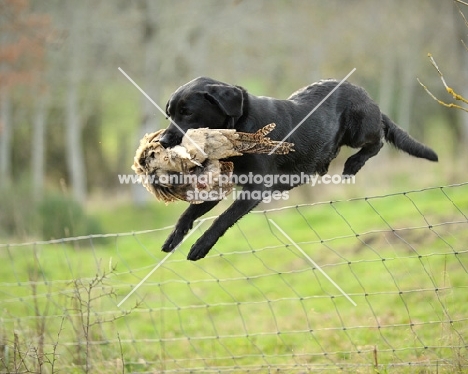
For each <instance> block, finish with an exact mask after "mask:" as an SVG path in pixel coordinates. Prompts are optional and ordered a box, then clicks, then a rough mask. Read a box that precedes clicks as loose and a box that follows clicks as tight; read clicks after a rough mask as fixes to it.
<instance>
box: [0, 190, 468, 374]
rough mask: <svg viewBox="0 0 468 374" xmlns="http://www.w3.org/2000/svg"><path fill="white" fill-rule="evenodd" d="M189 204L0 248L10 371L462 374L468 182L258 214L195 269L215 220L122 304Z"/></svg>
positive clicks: (121, 213) (131, 211)
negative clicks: (197, 245)
mask: <svg viewBox="0 0 468 374" xmlns="http://www.w3.org/2000/svg"><path fill="white" fill-rule="evenodd" d="M184 207H185V205H183V204H178V205H174V206H172V207H171V208H168V207H165V206H164V205H162V204H150V205H149V206H145V207H142V208H135V207H130V206H128V205H120V204H117V205H116V206H114V207H113V208H112V209H107V210H105V211H98V210H96V211H95V215H96V217H97V218H98V219H99V220H100V222H102V225H103V230H104V232H105V233H107V234H106V235H103V236H102V235H97V236H93V237H85V238H81V239H75V240H70V241H67V240H58V241H56V242H52V243H41V242H36V243H31V244H24V243H23V244H21V245H11V246H3V247H1V248H0V260H1V261H2V262H3V266H2V267H0V279H1V283H0V305H1V306H2V323H1V330H0V347H1V352H2V353H1V354H0V357H1V361H0V372H5V373H23V372H41V373H50V372H71V373H73V372H76V373H81V372H90V373H116V372H122V373H124V372H125V373H130V372H146V373H158V372H163V371H164V372H194V373H195V372H200V373H207V372H221V373H224V372H229V373H246V372H252V373H269V372H284V373H289V372H301V373H302V372H308V371H328V372H335V371H337V370H338V369H342V370H343V371H345V372H363V373H368V372H381V373H386V372H391V373H393V372H397V373H400V372H401V373H413V372H420V373H445V372H446V373H453V372H455V373H461V372H466V371H467V370H468V360H467V358H466V357H467V353H468V352H467V342H468V327H467V325H468V296H467V295H468V293H467V291H468V248H467V245H466V243H467V242H468V230H467V218H466V215H467V214H468V185H461V186H456V187H448V188H443V189H440V188H434V189H429V190H425V191H420V192H412V193H404V194H403V193H396V194H393V195H388V196H384V197H373V198H361V199H352V200H347V201H334V202H330V201H328V202H324V203H316V204H307V205H292V206H290V207H288V208H286V207H278V208H277V209H273V210H271V209H270V210H262V209H266V208H271V207H270V206H263V207H260V209H259V210H257V211H256V213H254V214H250V215H248V216H247V217H245V218H244V219H243V220H241V221H240V222H239V223H238V224H236V225H235V226H234V227H233V228H232V229H231V230H229V231H228V233H227V234H226V235H225V236H224V237H223V238H222V239H221V240H220V241H219V242H218V244H217V245H216V246H215V248H214V249H213V250H212V251H211V252H210V254H209V256H208V257H207V258H206V259H204V260H202V261H198V262H195V263H192V262H188V261H186V260H185V256H186V254H187V252H188V250H189V248H190V245H191V244H192V243H193V242H194V241H195V240H196V238H197V237H198V236H199V235H200V234H201V233H202V232H203V230H204V229H206V228H207V227H208V225H209V224H210V223H211V219H208V220H207V221H206V222H204V223H203V224H202V226H201V227H200V228H199V229H198V230H197V231H198V232H197V233H195V234H194V235H193V236H192V237H190V238H189V239H188V240H187V242H186V243H184V244H183V245H182V247H181V248H180V249H179V250H178V251H177V252H175V253H174V254H173V255H172V256H171V257H170V258H169V259H168V260H167V262H165V263H164V264H163V266H162V267H161V268H159V269H158V270H157V271H156V272H155V273H154V274H153V275H152V276H151V277H150V278H149V279H147V281H146V282H145V283H144V284H143V285H142V286H141V287H140V288H139V289H138V290H137V291H136V292H135V293H134V294H133V295H132V296H131V297H130V298H129V299H128V300H127V301H126V302H125V303H124V304H123V305H122V306H121V307H120V308H119V307H117V304H118V303H119V302H120V301H121V300H122V299H123V298H124V297H125V296H126V295H127V294H128V293H129V292H130V291H131V290H132V288H133V287H134V286H135V285H136V284H137V283H138V282H139V281H140V280H141V279H142V278H143V277H145V276H146V275H147V274H148V273H149V272H150V271H151V270H152V269H153V267H154V266H155V265H156V264H157V263H158V262H159V261H160V260H161V259H162V258H163V257H164V254H163V253H161V252H160V251H159V248H160V246H161V244H162V242H163V240H164V239H165V237H166V236H167V235H168V233H169V232H170V229H171V228H170V227H165V225H167V224H168V222H174V221H175V219H176V217H177V215H178V214H179V212H180V210H181V209H183V208H184ZM270 220H273V221H274V222H275V223H276V224H277V225H278V226H279V227H280V228H281V229H282V230H283V231H284V232H285V233H287V234H288V235H289V236H290V237H291V238H292V239H293V240H294V241H295V242H296V243H297V244H298V245H299V246H300V247H301V248H302V249H303V250H304V251H306V252H307V254H308V255H309V256H310V257H311V258H312V259H313V260H314V261H315V262H316V263H317V264H319V266H320V267H321V269H322V270H323V271H324V272H325V273H326V274H327V275H328V276H329V277H330V278H331V279H332V280H333V281H334V282H336V284H337V285H338V286H339V287H341V289H342V290H343V292H345V293H346V295H347V296H348V297H349V298H350V299H351V300H352V301H350V300H348V299H347V297H346V296H344V295H343V294H342V293H341V292H340V291H339V290H338V289H337V288H336V287H335V285H333V284H332V283H331V282H330V281H329V280H327V279H326V278H325V277H324V275H323V274H322V273H320V271H319V270H318V269H317V268H315V267H314V266H313V265H312V264H311V263H310V262H309V261H308V260H307V259H306V258H305V257H304V256H303V255H302V254H301V253H300V252H299V251H298V250H297V248H296V247H295V246H294V245H292V243H290V242H288V240H287V239H286V238H285V237H284V236H283V234H282V233H281V232H280V231H279V230H278V229H276V227H275V226H274V225H273V224H272V223H271V221H270ZM155 227H156V229H155ZM132 230H134V231H132ZM138 230H140V231H138ZM114 233H115V234H114ZM117 233H118V234H117ZM352 302H354V303H355V304H356V306H354V305H353V304H352Z"/></svg>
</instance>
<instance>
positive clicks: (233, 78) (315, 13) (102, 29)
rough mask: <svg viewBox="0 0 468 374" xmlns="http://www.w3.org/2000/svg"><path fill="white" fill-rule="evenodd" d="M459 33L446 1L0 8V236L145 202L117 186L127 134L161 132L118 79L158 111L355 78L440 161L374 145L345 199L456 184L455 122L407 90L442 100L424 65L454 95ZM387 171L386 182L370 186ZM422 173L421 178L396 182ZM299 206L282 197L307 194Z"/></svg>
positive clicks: (129, 152)
mask: <svg viewBox="0 0 468 374" xmlns="http://www.w3.org/2000/svg"><path fill="white" fill-rule="evenodd" d="M460 7H461V9H462V10H464V11H465V14H466V13H467V12H466V10H467V9H466V7H464V8H465V9H463V7H462V6H461V5H460ZM467 33H468V28H467V27H466V25H465V23H464V20H463V17H462V16H461V14H460V13H459V9H458V7H457V4H456V3H455V2H453V1H452V0H444V1H440V0H417V1H405V0H392V1H373V0H348V1H344V0H341V1H340V0H328V1H320V0H298V1H286V0H268V1H267V0H252V1H247V0H243V1H242V0H229V1H217V0H200V1H195V0H193V1H190V0H179V1H172V0H171V1H169V0H167V1H166V0H158V1H151V0H147V1H145V0H139V1H126V0H115V1H109V0H94V1H90V0H81V1H72V0H65V1H64V0H48V1H40V0H0V190H1V194H0V204H1V205H0V206H1V208H0V236H1V237H12V236H16V237H25V236H34V235H37V232H41V233H42V235H43V236H44V237H45V238H50V237H58V236H59V235H67V234H75V235H76V234H79V233H81V232H83V233H89V232H90V230H91V231H92V230H99V228H98V227H94V229H93V228H92V227H91V226H93V225H92V224H91V226H90V225H89V222H88V221H86V224H85V225H86V228H83V230H82V231H79V230H78V231H77V229H76V230H75V231H74V232H63V231H58V232H57V231H54V229H53V228H49V229H46V227H45V225H46V224H47V223H48V222H51V221H53V220H56V221H60V222H64V221H67V220H70V214H69V212H70V211H71V210H73V212H75V213H74V214H75V215H73V217H74V218H72V220H75V227H76V226H77V225H78V224H77V221H78V220H79V218H77V217H80V215H84V214H85V213H84V211H83V206H88V207H89V206H91V210H93V209H94V210H96V209H105V207H106V206H107V204H112V202H113V201H115V200H117V199H123V200H125V201H127V203H128V204H136V203H137V204H139V205H142V204H145V202H146V201H148V200H151V196H150V195H149V194H147V192H146V191H144V190H143V188H142V187H141V186H130V185H121V184H119V180H118V178H117V175H118V174H131V173H132V170H131V169H130V165H131V164H132V162H133V155H134V152H135V149H136V147H137V145H138V141H139V139H140V138H141V136H142V135H143V134H144V133H145V132H150V131H154V130H156V129H159V128H162V127H166V126H167V125H168V122H167V121H166V120H165V118H164V116H163V115H162V114H161V113H160V112H159V111H158V110H157V109H156V108H155V107H154V106H153V105H152V104H151V103H150V102H149V101H148V100H147V99H145V98H144V97H143V95H141V93H140V92H138V91H137V90H136V89H135V87H133V86H132V84H131V83H130V82H129V81H128V80H127V79H126V78H125V77H124V76H123V75H122V74H121V73H120V72H119V70H118V68H119V67H121V68H122V69H123V70H124V71H125V72H126V73H128V74H129V75H130V76H131V77H132V79H133V80H134V81H135V82H136V83H138V84H139V85H140V86H141V87H142V88H143V89H144V90H145V91H146V92H147V93H148V94H149V95H150V96H151V97H152V98H153V100H154V101H155V102H157V103H158V104H159V105H160V106H161V107H163V108H164V107H165V104H166V101H167V99H168V98H169V96H170V94H171V93H172V92H173V91H174V90H175V89H176V88H177V87H178V86H180V85H182V84H184V83H185V82H187V81H189V80H191V79H193V78H195V77H197V76H200V75H207V76H210V77H213V78H215V79H218V80H221V81H225V82H229V83H232V84H237V85H241V86H243V87H245V88H246V89H247V90H249V91H250V92H252V93H254V94H257V95H266V96H274V97H278V98H286V97H288V96H289V95H290V93H292V92H293V91H295V90H296V89H298V88H300V87H302V86H305V85H307V84H309V83H312V82H314V81H317V80H319V79H322V78H336V79H342V78H343V77H344V76H346V74H348V73H349V72H350V71H351V70H352V69H353V68H354V67H355V68H356V69H357V70H356V72H355V73H354V74H353V75H352V76H351V77H350V79H349V80H350V81H351V82H353V83H356V84H358V85H360V86H363V87H364V88H365V89H366V90H367V91H368V92H369V93H370V95H371V96H372V97H373V98H374V99H375V101H376V102H377V103H378V104H379V105H380V107H381V108H382V110H383V111H384V112H386V113H387V114H389V115H390V116H391V117H392V118H393V119H394V120H395V122H396V123H398V124H399V125H400V126H401V127H403V128H405V129H406V130H407V131H409V132H410V133H411V134H412V135H413V136H414V137H416V138H417V139H419V140H421V141H423V142H425V143H426V144H428V145H429V146H430V147H432V148H433V149H434V150H436V152H438V153H439V156H440V162H439V165H434V164H431V163H428V162H426V161H423V160H416V162H417V163H416V162H414V161H413V160H410V157H409V156H406V155H401V158H400V155H398V154H396V152H393V151H391V150H389V149H390V147H389V146H387V147H386V148H385V151H383V152H381V153H380V154H379V155H378V156H377V157H376V158H375V159H374V160H372V161H371V162H369V165H368V166H366V168H368V170H366V168H364V169H363V171H361V173H363V174H362V175H363V176H362V178H361V179H358V181H359V183H358V185H356V186H354V189H353V190H352V191H353V192H352V193H354V194H355V195H358V194H359V195H362V193H365V191H366V188H367V187H368V186H369V185H376V184H377V185H378V186H379V183H381V184H380V186H382V184H385V185H388V184H395V183H396V184H398V185H402V186H404V187H408V186H409V185H410V186H411V187H415V188H418V187H421V188H422V187H425V186H427V184H428V183H435V184H448V183H454V182H463V181H466V177H467V174H466V171H465V169H466V168H465V167H464V166H462V167H460V168H455V166H454V165H459V164H460V163H462V162H463V159H464V157H465V155H466V151H465V148H466V147H465V145H466V144H467V141H468V114H467V113H465V112H462V111H457V110H453V109H449V108H445V107H443V106H441V105H438V104H437V103H436V102H435V101H434V100H433V99H432V98H431V97H430V96H429V95H428V94H427V93H426V92H425V91H424V89H423V88H422V87H421V86H420V85H419V84H418V82H417V78H419V79H420V80H421V81H422V82H423V83H424V84H425V85H426V86H427V87H428V88H429V89H430V90H431V91H432V92H433V93H434V94H435V95H436V96H437V97H439V98H441V99H443V100H444V101H450V100H451V97H450V96H448V95H447V93H446V92H445V90H444V87H443V85H442V84H441V81H440V79H439V76H438V74H437V72H436V71H435V70H434V68H433V66H432V65H431V63H430V61H429V59H428V58H427V54H428V53H429V52H430V53H431V54H432V55H433V56H434V58H435V59H436V60H437V63H438V64H439V67H440V68H441V70H442V71H443V72H444V76H445V79H446V81H447V83H448V84H449V85H450V86H451V87H452V88H453V89H454V90H455V91H456V92H458V93H460V94H462V95H463V96H465V97H468V51H467V50H466V47H465V46H464V44H463V43H462V42H461V40H465V42H467V40H468V36H467ZM343 152H346V151H343ZM350 152H351V151H350ZM387 161H388V164H387ZM413 162H414V163H413ZM336 165H337V169H336V171H337V172H341V169H342V162H341V163H340V161H337V162H336ZM407 165H417V166H416V167H417V169H416V171H417V172H415V169H414V167H411V168H406V169H405V166H407ZM387 167H388V168H391V169H392V170H393V169H396V170H398V171H399V172H400V174H398V176H397V177H394V178H393V179H391V180H388V179H380V176H382V178H384V177H383V175H387V174H388V172H387V171H386V170H385V169H386V168H387ZM379 172H380V174H379ZM463 172H464V174H463ZM373 173H376V174H373ZM424 173H426V174H427V173H431V175H432V176H433V177H431V178H429V179H428V178H422V180H421V181H419V182H414V180H415V179H414V178H413V179H411V178H410V177H411V176H413V177H414V176H415V175H420V176H422V175H424ZM392 175H393V174H392ZM408 178H410V179H408ZM379 181H381V182H379ZM408 181H411V182H408ZM405 183H406V184H405ZM308 191H310V190H308ZM307 193H308V194H309V195H310V196H309V195H306V194H305V193H303V194H301V193H299V195H297V196H300V197H302V198H303V199H304V198H307V196H309V201H310V200H312V199H315V198H316V196H317V195H313V193H311V192H307ZM348 194H349V192H348ZM304 196H306V197H304ZM321 196H323V195H321ZM335 196H336V195H335ZM119 201H120V200H119ZM132 202H133V203H132ZM161 205H162V204H161ZM64 207H66V209H64ZM163 207H164V206H163ZM183 207H185V204H184V205H182V208H183ZM165 208H166V209H168V208H167V207H165ZM182 208H175V209H182ZM64 211H66V212H67V213H63V212H64ZM170 223H172V222H170ZM37 225H39V226H40V228H39V229H38V231H37V230H36V231H35V230H33V229H31V228H32V227H36V226H37ZM90 227H91V228H90ZM132 228H133V227H129V228H128V229H132ZM61 230H62V229H61ZM101 230H102V229H101Z"/></svg>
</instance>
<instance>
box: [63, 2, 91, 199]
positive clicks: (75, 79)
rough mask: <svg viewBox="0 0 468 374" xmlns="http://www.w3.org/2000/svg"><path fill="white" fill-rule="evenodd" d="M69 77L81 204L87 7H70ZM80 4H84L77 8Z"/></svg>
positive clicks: (69, 145) (71, 154) (72, 151)
mask: <svg viewBox="0 0 468 374" xmlns="http://www.w3.org/2000/svg"><path fill="white" fill-rule="evenodd" d="M70 4H73V5H70V9H69V11H70V13H71V14H70V19H71V24H70V31H69V32H70V34H69V35H70V36H69V40H68V44H69V51H68V57H69V64H68V68H69V72H68V73H69V74H68V87H67V94H66V98H67V101H66V106H65V108H66V118H65V122H66V123H65V133H66V135H65V145H66V147H65V149H66V157H67V165H68V174H69V178H70V182H71V187H72V191H73V197H74V198H75V199H76V200H77V201H78V202H80V203H83V202H84V201H85V200H86V170H85V162H84V155H83V145H82V139H81V135H82V131H81V130H82V126H81V125H82V123H81V122H82V119H81V113H80V106H79V87H80V82H81V78H82V71H83V63H84V60H85V59H84V58H83V57H84V53H85V51H84V40H83V39H84V38H85V37H86V36H85V25H84V23H85V22H86V17H85V16H86V13H85V6H86V4H85V3H80V2H78V3H75V2H73V3H70ZM77 4H80V5H78V6H76V5H77Z"/></svg>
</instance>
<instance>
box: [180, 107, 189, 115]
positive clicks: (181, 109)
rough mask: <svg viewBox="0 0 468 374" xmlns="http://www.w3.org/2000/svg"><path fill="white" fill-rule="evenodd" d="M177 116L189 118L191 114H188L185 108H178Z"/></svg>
mask: <svg viewBox="0 0 468 374" xmlns="http://www.w3.org/2000/svg"><path fill="white" fill-rule="evenodd" d="M179 114H180V115H181V116H190V115H191V114H192V112H190V111H189V110H188V109H187V108H180V109H179Z"/></svg>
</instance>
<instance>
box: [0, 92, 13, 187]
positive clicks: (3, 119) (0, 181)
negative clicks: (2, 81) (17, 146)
mask: <svg viewBox="0 0 468 374" xmlns="http://www.w3.org/2000/svg"><path fill="white" fill-rule="evenodd" d="M11 133H12V124H11V102H10V96H9V92H8V89H7V88H6V87H3V88H0V187H6V186H8V185H9V183H10V181H11Z"/></svg>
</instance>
